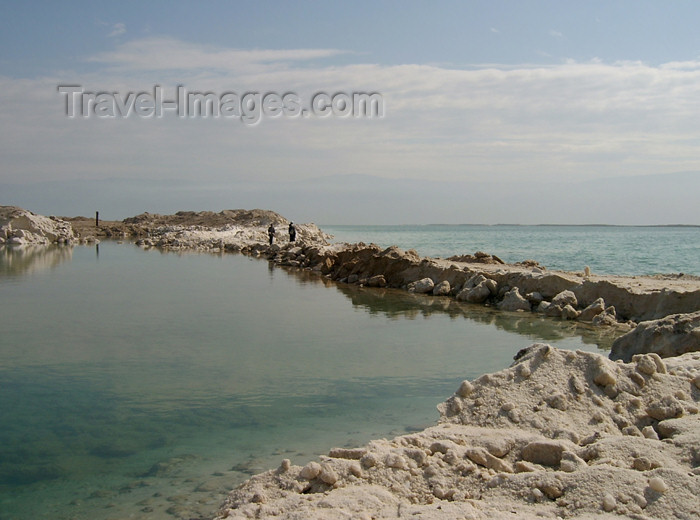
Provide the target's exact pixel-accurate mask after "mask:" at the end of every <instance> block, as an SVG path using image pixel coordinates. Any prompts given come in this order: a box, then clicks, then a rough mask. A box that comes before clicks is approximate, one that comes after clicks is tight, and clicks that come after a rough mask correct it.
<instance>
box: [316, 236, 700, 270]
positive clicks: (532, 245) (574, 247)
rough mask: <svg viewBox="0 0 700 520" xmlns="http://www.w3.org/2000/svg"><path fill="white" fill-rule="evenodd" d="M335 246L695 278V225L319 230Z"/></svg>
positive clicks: (699, 266)
mask: <svg viewBox="0 0 700 520" xmlns="http://www.w3.org/2000/svg"><path fill="white" fill-rule="evenodd" d="M322 228H323V230H324V231H326V232H328V233H331V234H333V235H334V239H335V241H338V242H365V243H371V242H374V243H376V244H378V245H380V246H382V247H388V246H391V245H397V246H399V247H401V248H402V249H415V250H416V251H417V252H418V253H419V254H421V255H424V256H433V257H442V258H447V257H449V256H452V255H464V254H474V253H475V252H476V251H484V252H486V253H489V254H492V255H496V256H498V257H499V258H501V259H502V260H503V261H505V262H508V263H513V262H520V261H523V260H528V259H532V260H536V261H538V262H539V263H540V264H542V265H544V266H545V267H547V268H548V269H559V270H565V271H577V272H581V271H583V269H584V267H585V266H589V267H590V269H591V271H592V272H593V273H598V274H617V275H641V274H661V273H663V274H671V273H674V274H678V273H685V274H693V275H700V226H514V225H497V226H478V225H456V226H449V225H431V226H322Z"/></svg>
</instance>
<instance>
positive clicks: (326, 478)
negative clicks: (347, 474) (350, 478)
mask: <svg viewBox="0 0 700 520" xmlns="http://www.w3.org/2000/svg"><path fill="white" fill-rule="evenodd" d="M318 478H320V479H321V480H322V481H323V482H325V483H326V484H328V485H329V486H332V485H333V484H335V483H336V482H338V475H337V473H336V472H335V471H334V470H333V468H332V467H331V466H329V465H328V464H324V465H323V466H321V472H320V473H319V475H318Z"/></svg>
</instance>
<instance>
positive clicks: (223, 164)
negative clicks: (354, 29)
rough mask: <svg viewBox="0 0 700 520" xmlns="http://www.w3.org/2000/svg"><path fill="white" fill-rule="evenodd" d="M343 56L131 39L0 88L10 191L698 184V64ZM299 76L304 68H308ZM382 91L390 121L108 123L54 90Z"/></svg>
mask: <svg viewBox="0 0 700 520" xmlns="http://www.w3.org/2000/svg"><path fill="white" fill-rule="evenodd" d="M340 52H341V51H337V50H333V49H299V50H274V49H270V50H256V49H226V48H218V47H206V46H202V45H193V44H189V43H187V42H183V41H179V40H175V39H171V38H149V39H143V40H133V41H130V42H128V43H124V44H121V45H118V46H116V47H115V50H114V51H112V52H109V53H102V54H100V55H97V56H93V57H91V58H90V59H89V61H90V62H92V63H94V64H95V68H96V70H94V71H93V72H91V73H89V74H83V75H80V76H77V75H67V74H64V75H61V76H56V77H51V78H44V79H41V80H16V79H12V78H0V155H2V157H3V162H4V164H5V168H3V171H2V172H0V181H5V182H12V181H21V180H51V179H59V178H85V179H89V178H105V177H143V178H155V179H176V178H177V179H187V178H192V176H193V175H194V174H195V173H196V175H197V176H198V178H200V179H202V182H203V183H206V182H214V181H216V182H232V183H235V182H240V181H241V180H260V179H267V180H271V181H274V180H276V179H278V180H295V179H302V178H308V177H318V176H323V175H328V174H335V173H366V174H375V175H381V176H384V177H387V178H394V179H408V178H434V179H436V180H439V179H442V180H460V179H474V180H479V179H482V180H483V179H492V180H498V181H502V182H508V181H511V180H514V179H519V180H524V179H533V180H541V181H548V180H564V181H565V180H567V179H568V180H573V179H595V178H602V177H606V176H611V175H635V174H643V173H661V172H670V171H681V170H698V169H700V158H698V154H697V144H696V143H697V142H699V141H700V125H698V123H697V122H698V120H699V116H700V61H699V62H684V63H682V64H666V65H661V66H658V67H656V66H651V65H648V64H645V63H642V62H620V63H604V62H602V61H601V60H593V61H591V62H585V63H579V62H574V61H569V62H566V63H563V64H560V65H551V66H537V65H532V64H529V65H523V66H520V67H513V66H500V65H497V64H489V65H481V66H478V65H475V66H471V67H470V68H469V69H468V70H462V69H449V68H445V67H440V66H427V65H420V64H407V65H400V66H382V65H376V64H367V63H355V64H350V65H342V66H341V65H320V64H318V63H315V62H313V60H315V59H317V58H329V57H333V56H336V55H337V54H339V53H340ZM299 61H303V62H304V63H303V64H302V66H300V65H299V64H298V63H297V62H299ZM154 83H157V84H160V85H162V86H163V88H164V89H165V91H166V94H170V93H172V92H174V89H175V87H176V85H178V84H183V83H184V84H185V85H186V87H187V88H188V89H190V90H200V91H207V90H208V91H213V92H216V93H223V92H225V91H231V90H233V91H237V92H239V93H243V92H244V91H247V90H253V91H259V92H266V91H269V90H272V91H277V92H280V93H281V92H286V91H293V92H296V93H297V94H299V95H300V96H301V97H302V99H303V100H304V102H305V103H306V102H308V99H309V97H310V95H311V94H313V93H315V92H318V91H319V90H324V91H327V92H337V91H345V92H353V91H363V90H365V91H376V92H380V93H381V94H382V95H383V97H384V100H385V103H386V117H385V118H384V119H381V120H374V121H359V120H352V119H340V118H336V119H333V118H330V119H325V120H314V119H313V118H312V119H303V118H298V119H276V120H263V121H262V122H261V123H260V124H259V125H257V126H255V127H247V126H245V125H243V124H242V123H241V122H240V121H235V120H223V119H221V120H211V119H209V120H203V119H195V120H188V119H185V120H182V119H178V118H176V117H165V118H163V119H162V120H140V119H138V118H133V117H132V118H131V119H128V120H99V119H96V118H91V119H83V118H76V119H68V118H66V117H64V116H63V114H62V109H63V103H64V99H63V98H62V96H61V95H59V94H58V92H57V91H56V86H57V85H58V84H80V85H82V86H83V87H84V88H85V89H86V90H91V91H100V90H105V91H109V92H119V93H121V94H122V95H126V94H127V93H128V92H130V91H139V90H148V89H150V88H152V87H153V85H154Z"/></svg>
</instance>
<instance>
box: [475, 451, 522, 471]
mask: <svg viewBox="0 0 700 520" xmlns="http://www.w3.org/2000/svg"><path fill="white" fill-rule="evenodd" d="M465 455H466V456H467V458H468V459H469V460H471V461H472V462H475V463H476V464H478V465H479V466H484V467H485V468H488V469H492V470H494V471H501V472H503V473H513V467H512V466H511V465H510V464H509V463H508V462H506V461H505V460H501V459H499V458H498V457H494V456H493V455H491V454H490V453H489V452H488V451H487V450H486V449H484V448H469V449H467V451H466V452H465Z"/></svg>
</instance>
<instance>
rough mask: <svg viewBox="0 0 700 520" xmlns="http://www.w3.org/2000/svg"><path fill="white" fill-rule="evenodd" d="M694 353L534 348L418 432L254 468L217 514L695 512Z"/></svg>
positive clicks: (698, 424)
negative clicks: (607, 353) (612, 354)
mask: <svg viewBox="0 0 700 520" xmlns="http://www.w3.org/2000/svg"><path fill="white" fill-rule="evenodd" d="M699 381H700V353H697V352H691V353H688V354H684V355H682V356H678V357H673V358H668V359H663V360H662V359H661V358H660V357H659V356H658V355H656V354H642V355H636V356H634V358H633V359H632V361H631V362H630V363H622V362H619V361H618V362H614V361H610V360H609V359H607V358H605V357H603V356H600V355H598V354H594V353H588V352H580V351H578V352H570V351H563V350H559V349H555V348H552V347H550V346H549V345H544V344H535V345H533V346H532V347H530V348H528V349H525V350H523V351H521V352H520V353H519V354H518V356H517V360H516V362H515V363H514V364H513V365H512V366H511V367H509V368H508V369H506V370H502V371H500V372H497V373H494V374H486V375H483V376H481V377H479V378H478V379H476V380H474V381H471V382H470V381H465V382H463V383H462V384H461V385H460V387H459V388H458V389H457V392H456V393H455V394H454V395H453V396H452V397H450V398H449V399H448V400H447V401H445V402H444V403H442V404H441V405H439V407H438V408H439V410H440V414H441V418H440V421H439V423H438V424H437V425H436V426H434V427H431V428H428V429H426V430H424V431H422V432H419V433H413V434H410V435H404V436H401V437H397V438H395V439H393V440H385V439H382V440H377V441H372V442H370V443H369V444H368V445H367V446H365V447H363V448H355V449H347V448H337V449H333V450H331V452H330V453H329V455H328V456H327V457H322V458H321V461H320V462H309V463H308V464H307V465H306V466H304V467H300V466H294V465H290V463H289V461H288V460H285V461H283V464H282V465H281V466H280V467H279V468H278V469H277V470H273V471H269V472H267V473H264V474H261V475H258V476H255V477H253V478H252V479H250V480H248V481H247V482H245V483H244V484H242V485H241V486H240V487H239V488H238V489H236V490H234V491H233V492H231V494H230V496H229V498H228V499H227V500H226V502H225V504H224V505H223V506H222V508H221V510H220V513H219V516H217V520H218V519H224V518H229V519H231V518H234V519H238V518H240V519H242V518H270V517H274V518H283V519H300V518H314V519H317V518H323V519H335V518H338V519H340V518H366V519H370V518H372V519H376V518H417V519H421V518H422V519H432V518H440V519H446V518H449V519H457V518H468V519H487V518H488V519H491V518H505V517H511V518H533V519H534V518H538V519H539V518H619V517H621V516H624V517H629V518H639V519H646V518H649V519H651V518H654V519H664V518H687V519H691V518H700V414H699V413H698V400H699V399H700V389H699V387H698V384H699V383H698V382H699Z"/></svg>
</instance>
